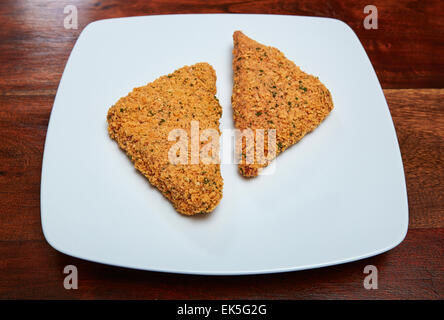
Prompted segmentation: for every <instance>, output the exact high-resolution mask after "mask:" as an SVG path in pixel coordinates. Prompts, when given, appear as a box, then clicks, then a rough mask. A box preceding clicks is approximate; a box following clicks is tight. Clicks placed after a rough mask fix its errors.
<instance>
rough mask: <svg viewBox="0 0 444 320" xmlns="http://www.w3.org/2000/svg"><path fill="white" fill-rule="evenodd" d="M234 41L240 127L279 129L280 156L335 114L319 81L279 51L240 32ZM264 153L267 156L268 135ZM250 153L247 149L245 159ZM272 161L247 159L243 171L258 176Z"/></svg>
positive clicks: (237, 123)
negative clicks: (248, 161)
mask: <svg viewBox="0 0 444 320" xmlns="http://www.w3.org/2000/svg"><path fill="white" fill-rule="evenodd" d="M233 40H234V49H233V73H234V85H233V95H232V99H231V100H232V106H233V118H234V124H235V127H236V128H238V129H240V130H244V129H246V128H251V129H252V130H256V129H265V130H266V131H267V130H268V129H275V130H276V156H277V155H278V154H279V153H281V152H283V151H284V150H286V149H287V148H288V147H290V146H291V145H293V144H295V143H296V142H298V141H299V140H301V139H302V138H303V137H304V136H305V135H306V134H307V133H308V132H310V131H312V130H313V129H315V128H316V127H317V126H318V125H319V124H320V123H321V122H322V120H324V118H325V117H326V116H327V115H328V114H329V113H330V111H331V110H332V109H333V101H332V97H331V95H330V92H329V91H328V89H327V88H326V87H325V86H324V85H323V84H322V83H321V81H319V79H318V78H317V77H314V76H312V75H309V74H307V73H305V72H303V71H302V70H301V69H300V68H299V67H298V66H296V65H295V64H294V63H293V62H292V61H290V60H288V59H287V58H286V57H285V56H284V54H283V53H282V52H280V51H279V50H278V49H276V48H273V47H268V46H265V45H262V44H260V43H258V42H256V41H254V40H252V39H250V38H248V37H247V36H245V35H244V34H243V33H242V32H240V31H236V32H234V34H233ZM264 149H265V155H267V153H268V146H267V136H266V138H265V148H264ZM247 152H248V150H246V146H245V144H244V145H243V148H242V154H243V155H245V154H246V153H247ZM272 160H273V159H268V160H267V161H265V163H263V164H261V163H258V161H255V162H254V163H252V164H247V163H246V159H245V158H244V157H242V162H241V163H240V164H239V171H240V173H241V174H242V175H243V176H245V177H255V176H257V175H258V173H259V170H260V169H261V168H263V167H266V166H267V165H268V164H269V162H270V161H272Z"/></svg>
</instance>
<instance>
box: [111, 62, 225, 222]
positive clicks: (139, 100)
mask: <svg viewBox="0 0 444 320" xmlns="http://www.w3.org/2000/svg"><path fill="white" fill-rule="evenodd" d="M215 94H216V74H215V72H214V70H213V68H212V67H211V66H210V65H209V64H207V63H198V64H195V65H193V66H185V67H183V68H181V69H178V70H176V71H175V72H173V73H171V74H169V75H165V76H162V77H160V78H158V79H157V80H155V81H153V82H151V83H149V84H147V85H146V86H143V87H139V88H135V89H134V90H133V91H132V92H131V93H129V94H128V95H127V96H126V97H123V98H121V99H120V100H119V101H118V102H117V103H116V104H114V105H113V106H112V107H111V108H110V109H109V111H108V118H107V119H108V132H109V135H110V137H111V138H113V139H114V140H116V141H117V143H118V144H119V146H120V148H122V149H123V150H125V151H126V153H127V155H128V156H129V157H130V158H131V160H132V162H133V163H134V165H135V167H136V169H137V170H139V171H140V172H141V173H142V174H143V175H144V176H145V177H147V178H148V180H149V182H150V183H151V184H152V185H153V186H155V187H156V188H157V189H159V190H160V191H161V192H162V193H163V195H164V196H165V197H166V198H168V199H169V200H170V201H171V202H172V204H173V205H174V207H175V209H176V210H177V211H178V212H180V213H182V214H185V215H193V214H196V213H205V212H211V211H213V210H214V208H215V207H216V206H217V204H218V203H219V201H220V200H221V198H222V188H223V181H222V177H221V173H220V164H219V162H217V163H216V162H213V163H210V164H204V163H203V162H202V161H199V162H198V163H195V164H193V163H187V164H184V163H180V164H179V163H178V164H174V163H171V161H170V160H169V151H170V149H171V147H172V146H173V145H174V144H175V143H176V141H175V139H173V141H169V134H170V132H175V131H174V130H176V129H179V130H182V132H186V134H187V147H188V146H189V143H188V140H189V139H190V137H191V133H190V131H191V127H192V124H191V122H192V121H196V122H195V123H197V122H198V126H199V129H200V130H201V131H202V130H205V129H214V130H215V131H214V132H217V133H218V134H219V135H220V131H219V119H220V117H221V115H222V108H221V106H220V105H219V101H218V99H217V98H216V96H215ZM170 140H171V139H170ZM200 143H201V144H202V141H201V142H200ZM188 150H192V149H191V148H189V149H188ZM179 153H180V152H179ZM184 154H185V152H184ZM218 156H219V154H217V157H218ZM186 158H188V159H190V152H189V151H188V154H187V157H186Z"/></svg>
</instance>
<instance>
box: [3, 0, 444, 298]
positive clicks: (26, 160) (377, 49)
mask: <svg viewBox="0 0 444 320" xmlns="http://www.w3.org/2000/svg"><path fill="white" fill-rule="evenodd" d="M68 4H74V5H76V6H77V8H78V13H79V29H78V30H66V29H65V28H64V27H63V19H64V17H65V14H64V13H63V8H64V7H65V5H68ZM367 4H368V3H367V1H351V0H345V1H275V0H268V1H261V0H260V1H242V0H240V1H239V0H238V1H231V0H222V1H215V0H211V1H196V0H179V1H172V0H167V1H161V0H155V1H142V0H136V1H117V0H113V1H86V0H80V1H49V2H45V1H21V0H18V1H14V0H4V1H0V298H12V299H15V298H31V299H33V298H56V299H57V298H63V299H65V298H75V299H77V298H113V299H114V298H149V299H170V298H172V299H207V298H208V299H211V298H224V299H228V298H244V299H249V298H258V299H281V298H282V299H295V298H301V299H316V298H327V299H338V298H350V299H357V298H360V299H374V298H388V299H400V298H402V299H404V298H405V299H418V298H425V299H442V298H443V295H444V265H443V253H444V252H443V251H444V249H443V248H444V197H443V194H444V187H443V180H444V166H443V162H442V160H443V153H444V151H443V150H444V117H443V115H444V105H443V100H444V89H442V88H444V85H443V84H444V59H443V56H444V42H443V34H444V19H442V17H443V14H444V8H443V1H395V0H386V1H372V4H374V5H376V6H377V8H378V14H379V29H378V30H366V29H364V27H363V19H364V16H365V14H364V13H363V8H364V7H365V5H367ZM223 12H229V13H270V14H290V15H312V16H323V17H333V18H337V19H341V20H343V21H345V22H346V23H347V24H348V25H349V26H350V27H351V28H352V29H353V30H354V31H355V32H356V34H357V35H358V37H359V39H360V40H361V42H362V43H363V45H364V47H365V49H366V51H367V53H368V55H369V57H370V59H371V61H372V63H373V65H374V68H375V70H376V73H377V74H378V77H379V80H380V81H381V84H382V86H383V88H384V93H385V95H386V98H387V102H388V104H389V107H390V112H391V114H392V117H393V121H394V123H395V127H396V131H397V135H398V140H399V144H400V148H401V153H402V158H403V162H404V170H405V175H406V181H407V190H408V199H409V211H410V223H409V231H408V234H407V237H406V239H405V240H404V242H402V243H401V244H400V245H399V246H398V247H396V248H395V249H393V250H391V251H389V252H387V253H385V254H382V255H379V256H376V257H373V258H369V259H366V260H362V261H357V262H354V263H349V264H345V265H339V266H334V267H328V268H322V269H316V270H309V271H302V272H291V273H284V274H273V275H258V276H243V277H203V276H186V275H174V274H163V273H153V272H143V271H136V270H127V269H121V268H116V267H110V266H105V265H100V264H95V263H91V262H87V261H81V260H77V259H74V258H72V257H69V256H66V255H63V254H61V253H58V252H57V251H55V250H54V249H52V248H51V247H50V246H49V245H48V244H47V243H46V241H45V240H44V237H43V234H42V230H41V224H40V200H39V198H40V175H41V164H42V154H43V146H44V141H45V136H46V129H47V125H48V121H49V115H50V112H51V108H52V104H53V101H54V96H55V93H56V90H57V86H58V83H59V80H60V77H61V74H62V72H63V68H64V66H65V63H66V60H67V58H68V56H69V53H70V51H71V49H72V47H73V45H74V43H75V41H76V39H77V37H78V35H79V34H80V32H81V30H82V29H83V28H84V27H85V26H86V25H87V24H88V23H89V22H91V21H94V20H97V19H104V18H112V17H123V16H135V15H149V14H172V13H223ZM68 264H74V265H76V266H77V267H78V270H79V289H78V290H65V289H64V288H63V278H64V276H65V275H64V274H63V273H62V271H63V268H64V266H65V265H68ZM368 264H373V265H375V266H377V267H378V270H379V289H378V290H366V289H364V287H363V284H362V281H363V279H364V276H365V275H364V274H363V269H364V266H365V265H368Z"/></svg>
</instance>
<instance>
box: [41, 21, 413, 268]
mask: <svg viewBox="0 0 444 320" xmlns="http://www.w3.org/2000/svg"><path fill="white" fill-rule="evenodd" d="M235 30H242V31H244V33H245V34H246V35H248V36H250V37H251V38H253V39H255V40H257V41H259V42H261V43H264V44H266V45H271V46H274V47H277V48H279V49H280V50H281V51H283V52H284V53H285V55H286V56H287V57H288V58H289V59H291V60H293V61H294V62H295V63H296V64H297V65H299V66H300V67H301V68H302V70H304V71H306V72H308V73H310V74H314V75H316V76H319V78H320V79H321V81H322V82H323V83H324V84H325V85H326V86H327V87H328V88H329V89H330V91H331V93H332V96H333V100H334V105H335V108H334V109H333V111H332V113H331V114H330V115H329V116H328V118H327V119H326V120H325V121H324V122H323V123H322V124H321V125H320V126H319V127H318V128H317V129H316V130H315V131H314V132H313V133H311V134H309V135H308V136H306V137H305V138H304V139H303V140H302V141H301V142H300V143H298V144H296V145H295V146H293V147H291V148H290V149H288V150H287V151H285V152H284V153H283V154H282V155H280V156H279V158H278V159H277V162H276V167H275V171H274V173H273V174H269V175H262V176H259V177H258V178H255V179H252V180H245V179H243V178H241V177H240V176H239V175H238V173H237V170H236V166H235V165H222V176H223V178H224V183H225V185H224V196H223V199H222V201H221V203H220V204H219V206H218V207H217V209H216V210H215V211H214V212H213V213H211V214H209V215H205V216H195V217H186V216H183V215H180V214H178V213H176V212H175V210H174V209H173V207H172V205H171V204H170V203H169V202H168V201H167V200H166V199H165V198H164V197H163V196H162V195H161V194H160V192H158V191H157V190H156V189H154V188H152V187H151V186H150V185H149V183H148V181H147V180H146V179H145V178H144V177H143V176H142V175H140V174H138V173H137V172H136V170H135V169H134V168H133V165H132V163H131V162H130V161H129V160H128V157H127V156H126V155H125V154H124V152H122V151H121V150H120V149H119V148H118V146H117V144H116V143H115V142H114V141H113V140H111V139H110V138H109V136H108V133H107V123H106V114H107V110H108V108H109V107H110V106H111V105H113V104H114V103H115V102H116V101H117V100H118V99H119V98H120V97H122V96H125V95H126V94H127V93H128V92H129V91H131V90H132V89H133V88H134V87H137V86H142V85H145V84H146V83H148V82H151V81H153V80H155V79H156V78H157V77H159V76H161V75H164V74H167V73H170V72H172V71H174V70H176V69H178V68H180V67H182V66H184V65H191V64H194V63H197V62H208V63H210V64H211V65H212V66H213V67H214V69H215V70H216V74H217V77H218V80H217V88H218V93H217V96H218V98H219V99H220V102H221V105H222V107H223V110H224V113H223V117H222V121H221V129H227V128H232V127H233V122H232V112H231V105H230V97H231V88H232V71H231V59H232V55H231V50H232V46H233V45H232V34H233V32H234V31H235ZM41 214H42V225H43V231H44V234H45V237H46V239H47V241H48V242H49V243H50V245H51V246H53V247H54V248H55V249H57V250H59V251H61V252H63V253H66V254H68V255H71V256H75V257H78V258H82V259H86V260H91V261H96V262H101V263H106V264H111V265H117V266H123V267H130V268H137V269H145V270H154V271H165V272H178V273H192V274H215V275H216V274H217V275H221V274H253V273H268V272H281V271H291V270H301V269H308V268H315V267H321V266H327V265H333V264H338V263H343V262H348V261H353V260H357V259H362V258H365V257H369V256H372V255H375V254H378V253H382V252H384V251H387V250H389V249H391V248H393V247H395V246H396V245H398V244H399V243H400V242H401V241H402V240H403V239H404V237H405V235H406V232H407V225H408V206H407V194H406V187H405V180H404V173H403V167H402V160H401V156H400V151H399V146H398V142H397V139H396V133H395V130H394V127H393V123H392V119H391V117H390V113H389V110H388V107H387V103H386V101H385V98H384V94H383V92H382V90H381V87H380V84H379V82H378V79H377V77H376V74H375V72H374V70H373V68H372V65H371V63H370V61H369V59H368V57H367V55H366V53H365V51H364V49H363V47H362V45H361V43H360V42H359V40H358V38H357V37H356V35H355V34H354V32H353V31H352V30H351V29H350V28H349V27H348V26H347V25H346V24H344V23H343V22H340V21H338V20H333V19H325V18H313V17H297V16H278V15H241V14H235V15H169V16H147V17H134V18H122V19H110V20H102V21H97V22H94V23H91V24H89V25H88V26H87V27H86V28H85V30H83V32H82V33H81V35H80V37H79V39H78V40H77V43H76V45H75V46H74V49H73V50H72V53H71V56H70V57H69V60H68V62H67V64H66V68H65V71H64V73H63V77H62V79H61V81H60V85H59V88H58V91H57V96H56V99H55V102H54V107H53V110H52V114H51V119H50V123H49V127H48V134H47V138H46V144H45V152H44V159H43V169H42V185H41Z"/></svg>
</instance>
